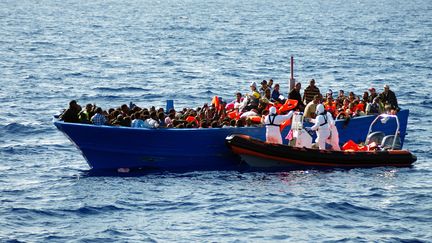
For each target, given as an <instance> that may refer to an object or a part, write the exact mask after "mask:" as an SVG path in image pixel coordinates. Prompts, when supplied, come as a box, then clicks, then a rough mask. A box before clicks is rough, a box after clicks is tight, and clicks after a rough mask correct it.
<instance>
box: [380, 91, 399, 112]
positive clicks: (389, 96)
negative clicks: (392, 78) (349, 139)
mask: <svg viewBox="0 0 432 243" xmlns="http://www.w3.org/2000/svg"><path fill="white" fill-rule="evenodd" d="M380 99H381V101H382V102H383V104H384V106H386V105H389V106H390V108H391V109H392V110H396V111H399V110H400V108H399V105H398V102H397V99H396V95H395V93H394V92H393V91H391V90H390V87H389V86H388V85H387V84H386V85H384V91H383V92H382V93H381V94H380Z"/></svg>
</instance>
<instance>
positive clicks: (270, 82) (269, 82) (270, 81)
mask: <svg viewBox="0 0 432 243" xmlns="http://www.w3.org/2000/svg"><path fill="white" fill-rule="evenodd" d="M267 85H268V86H269V87H271V86H272V85H273V79H270V80H269V81H268V84H267Z"/></svg>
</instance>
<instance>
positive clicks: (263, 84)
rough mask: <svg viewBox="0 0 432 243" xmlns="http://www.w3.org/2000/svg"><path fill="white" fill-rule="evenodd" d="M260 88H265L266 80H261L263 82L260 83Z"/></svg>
mask: <svg viewBox="0 0 432 243" xmlns="http://www.w3.org/2000/svg"><path fill="white" fill-rule="evenodd" d="M261 86H262V87H263V88H267V80H263V81H261Z"/></svg>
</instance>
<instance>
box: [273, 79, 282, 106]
mask: <svg viewBox="0 0 432 243" xmlns="http://www.w3.org/2000/svg"><path fill="white" fill-rule="evenodd" d="M279 88H280V86H279V84H275V86H274V89H273V91H272V92H271V101H272V102H276V101H277V102H279V103H281V104H283V103H284V100H282V99H283V96H281V94H280V93H279Z"/></svg>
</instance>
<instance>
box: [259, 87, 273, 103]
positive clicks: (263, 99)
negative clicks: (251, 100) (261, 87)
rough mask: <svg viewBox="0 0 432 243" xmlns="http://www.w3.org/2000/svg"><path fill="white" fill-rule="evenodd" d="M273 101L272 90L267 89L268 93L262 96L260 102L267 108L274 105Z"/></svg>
mask: <svg viewBox="0 0 432 243" xmlns="http://www.w3.org/2000/svg"><path fill="white" fill-rule="evenodd" d="M271 99H272V98H271V93H270V89H266V91H265V92H264V95H263V96H261V99H260V101H259V102H260V103H263V104H265V106H268V105H273V102H272V101H271Z"/></svg>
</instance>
